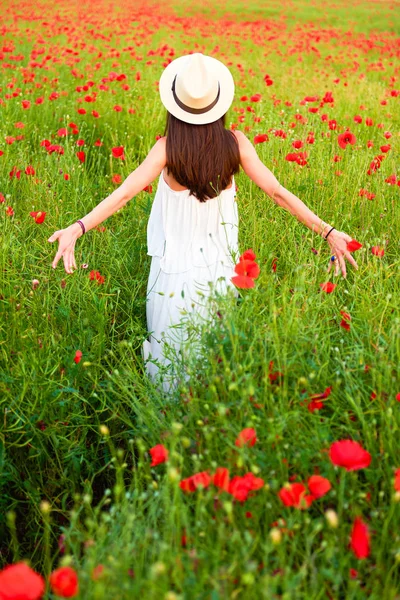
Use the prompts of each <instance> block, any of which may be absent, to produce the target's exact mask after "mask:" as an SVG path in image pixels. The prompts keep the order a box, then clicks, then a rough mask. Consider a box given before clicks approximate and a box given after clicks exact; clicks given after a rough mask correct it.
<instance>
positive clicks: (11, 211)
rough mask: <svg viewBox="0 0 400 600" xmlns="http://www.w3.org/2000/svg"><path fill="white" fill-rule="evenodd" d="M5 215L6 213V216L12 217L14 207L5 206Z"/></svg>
mask: <svg viewBox="0 0 400 600" xmlns="http://www.w3.org/2000/svg"><path fill="white" fill-rule="evenodd" d="M6 215H7V217H12V216H13V215H14V209H13V207H12V206H7V208H6Z"/></svg>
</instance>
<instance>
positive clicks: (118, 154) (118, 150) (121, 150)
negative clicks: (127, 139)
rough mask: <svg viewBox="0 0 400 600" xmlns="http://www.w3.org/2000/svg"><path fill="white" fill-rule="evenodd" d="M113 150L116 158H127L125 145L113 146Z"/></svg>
mask: <svg viewBox="0 0 400 600" xmlns="http://www.w3.org/2000/svg"><path fill="white" fill-rule="evenodd" d="M111 152H112V155H113V157H114V158H120V159H121V160H125V155H124V147H123V146H116V147H115V148H111Z"/></svg>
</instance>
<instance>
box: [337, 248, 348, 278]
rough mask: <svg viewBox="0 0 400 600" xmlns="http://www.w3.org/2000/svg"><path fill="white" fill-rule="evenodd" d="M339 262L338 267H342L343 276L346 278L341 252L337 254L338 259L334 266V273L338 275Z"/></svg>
mask: <svg viewBox="0 0 400 600" xmlns="http://www.w3.org/2000/svg"><path fill="white" fill-rule="evenodd" d="M339 264H340V268H341V269H342V274H343V277H344V278H345V279H346V277H347V273H346V263H345V260H344V258H343V254H339V256H338V260H337V261H336V267H337V269H336V273H335V275H339Z"/></svg>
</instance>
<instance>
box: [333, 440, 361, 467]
mask: <svg viewBox="0 0 400 600" xmlns="http://www.w3.org/2000/svg"><path fill="white" fill-rule="evenodd" d="M329 458H330V459H331V462H332V463H333V464H334V465H336V466H338V467H344V468H345V469H346V471H358V470H359V469H365V468H366V467H368V466H369V465H370V463H371V455H370V453H369V452H367V450H364V448H363V447H362V446H361V445H360V444H359V443H358V442H355V441H354V440H339V441H338V442H333V444H332V445H331V447H330V449H329Z"/></svg>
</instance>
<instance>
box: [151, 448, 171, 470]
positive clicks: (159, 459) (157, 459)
mask: <svg viewBox="0 0 400 600" xmlns="http://www.w3.org/2000/svg"><path fill="white" fill-rule="evenodd" d="M149 453H150V455H151V458H152V462H151V464H150V466H151V467H155V466H156V465H160V464H161V463H164V462H166V461H167V460H168V450H167V448H166V447H165V446H163V445H162V444H157V445H156V446H153V448H150V450H149Z"/></svg>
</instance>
